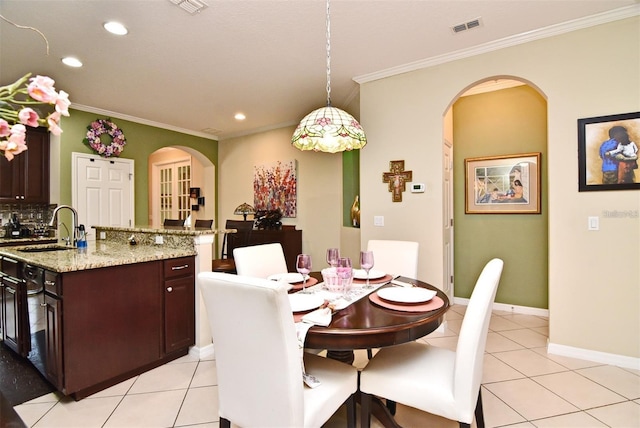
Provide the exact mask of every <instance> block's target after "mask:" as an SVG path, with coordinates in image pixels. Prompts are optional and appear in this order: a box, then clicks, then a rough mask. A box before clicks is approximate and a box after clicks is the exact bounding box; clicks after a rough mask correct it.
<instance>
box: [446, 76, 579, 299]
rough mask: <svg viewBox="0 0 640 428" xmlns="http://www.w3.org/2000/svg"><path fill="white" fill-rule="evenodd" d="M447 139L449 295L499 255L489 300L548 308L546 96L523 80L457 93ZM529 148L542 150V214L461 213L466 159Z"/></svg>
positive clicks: (467, 290) (464, 288)
mask: <svg viewBox="0 0 640 428" xmlns="http://www.w3.org/2000/svg"><path fill="white" fill-rule="evenodd" d="M453 140H454V144H453V156H454V186H455V189H454V195H455V201H454V225H455V242H454V251H455V267H454V284H455V295H456V296H457V297H464V298H468V297H469V296H470V295H471V292H472V290H473V286H474V285H475V281H476V279H477V276H478V273H479V272H480V271H481V270H482V267H483V266H484V264H485V263H486V262H487V261H488V260H489V259H491V258H493V257H499V258H502V259H503V260H504V262H505V267H504V271H503V274H502V279H501V281H500V287H499V288H498V293H497V296H496V302H508V303H510V304H514V305H518V306H528V307H535V308H543V309H547V308H548V307H549V306H548V283H547V278H548V263H547V260H548V219H547V213H548V211H547V189H548V186H547V165H546V164H547V162H546V159H547V158H546V154H547V103H546V100H545V99H544V98H543V97H542V96H541V95H540V94H539V93H538V92H537V91H536V90H534V89H533V88H531V87H529V86H519V87H516V88H510V89H504V90H500V91H495V92H490V93H485V94H478V95H473V96H468V97H462V98H460V99H459V100H458V101H456V103H455V104H454V106H453ZM533 152H540V153H541V154H542V156H541V163H542V172H541V177H542V199H541V202H542V213H541V214H465V210H464V207H465V203H464V197H465V192H464V184H465V176H464V159H465V158H474V157H481V156H498V155H506V154H517V153H533ZM568 161H571V162H573V161H575V159H573V160H571V159H569V160H568Z"/></svg>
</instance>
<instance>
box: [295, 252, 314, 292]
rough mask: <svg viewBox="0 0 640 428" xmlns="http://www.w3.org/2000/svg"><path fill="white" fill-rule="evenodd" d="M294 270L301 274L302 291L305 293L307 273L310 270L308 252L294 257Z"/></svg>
mask: <svg viewBox="0 0 640 428" xmlns="http://www.w3.org/2000/svg"><path fill="white" fill-rule="evenodd" d="M296 270H297V271H298V273H299V274H300V275H302V292H303V293H306V291H305V288H306V287H307V275H309V272H311V256H310V255H309V254H298V257H297V258H296Z"/></svg>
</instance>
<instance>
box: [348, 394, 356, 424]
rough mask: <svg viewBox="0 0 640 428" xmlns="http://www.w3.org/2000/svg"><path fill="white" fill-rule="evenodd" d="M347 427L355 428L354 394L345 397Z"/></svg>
mask: <svg viewBox="0 0 640 428" xmlns="http://www.w3.org/2000/svg"><path fill="white" fill-rule="evenodd" d="M347 427H348V428H356V395H355V394H351V397H349V398H348V399H347Z"/></svg>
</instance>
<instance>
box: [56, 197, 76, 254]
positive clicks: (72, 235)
mask: <svg viewBox="0 0 640 428" xmlns="http://www.w3.org/2000/svg"><path fill="white" fill-rule="evenodd" d="M63 208H66V209H68V210H70V211H71V233H70V234H69V237H68V238H67V245H69V244H70V241H71V240H73V246H74V247H75V246H76V245H77V244H78V211H76V210H75V208H73V207H71V206H69V205H58V206H57V207H56V209H54V210H53V215H52V216H51V220H50V221H49V227H53V226H54V225H55V222H56V217H57V216H58V211H60V210H61V209H63Z"/></svg>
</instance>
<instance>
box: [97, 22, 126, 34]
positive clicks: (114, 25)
mask: <svg viewBox="0 0 640 428" xmlns="http://www.w3.org/2000/svg"><path fill="white" fill-rule="evenodd" d="M103 27H104V29H105V30H107V31H108V32H110V33H111V34H116V35H118V36H124V35H125V34H127V33H128V32H129V30H127V27H125V26H124V25H122V24H120V23H119V22H115V21H109V22H105V23H104V25H103Z"/></svg>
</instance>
